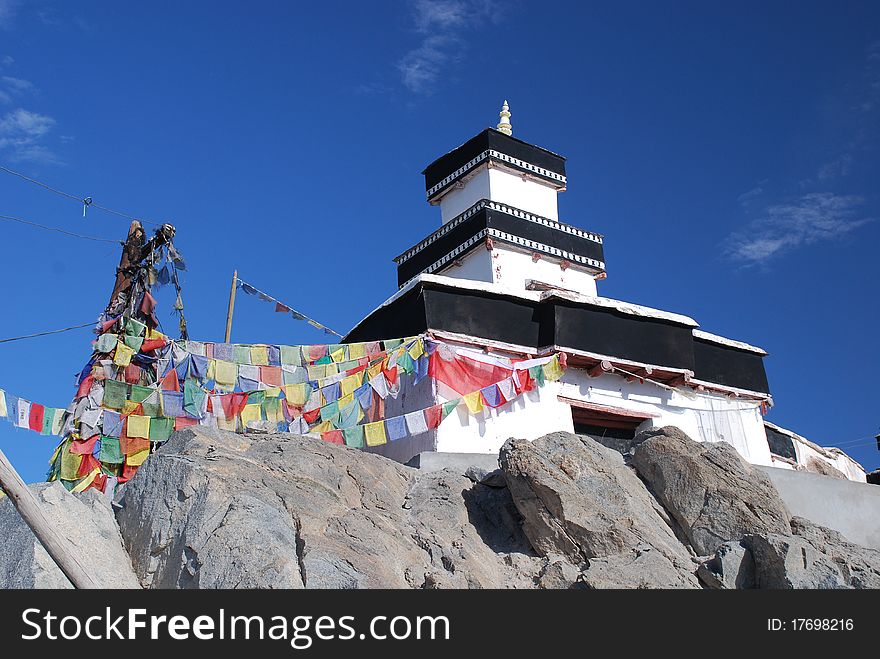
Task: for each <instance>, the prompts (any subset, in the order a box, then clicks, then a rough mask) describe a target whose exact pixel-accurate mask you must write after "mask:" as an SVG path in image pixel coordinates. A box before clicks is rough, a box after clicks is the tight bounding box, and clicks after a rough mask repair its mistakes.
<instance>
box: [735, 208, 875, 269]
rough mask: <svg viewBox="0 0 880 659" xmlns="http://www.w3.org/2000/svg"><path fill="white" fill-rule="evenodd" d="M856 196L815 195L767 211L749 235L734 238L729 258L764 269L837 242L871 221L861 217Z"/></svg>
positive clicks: (750, 230) (749, 226)
mask: <svg viewBox="0 0 880 659" xmlns="http://www.w3.org/2000/svg"><path fill="white" fill-rule="evenodd" d="M863 203H864V200H863V199H862V197H859V196H856V195H836V194H834V193H831V192H812V193H810V194H806V195H803V196H802V197H799V198H798V199H796V200H794V201H792V202H790V203H784V204H775V205H772V206H768V207H767V208H765V209H764V211H763V213H761V216H760V217H759V218H758V219H756V220H754V221H752V222H750V223H749V225H748V227H747V228H746V230H745V231H743V232H740V233H736V234H733V235H731V236H730V237H729V238H728V242H727V247H726V251H727V255H728V256H729V257H730V258H732V259H734V260H737V261H740V262H741V263H742V264H743V265H745V266H752V265H760V264H764V263H766V262H767V261H769V260H770V259H771V258H773V257H776V256H779V255H781V254H784V253H786V252H788V251H791V250H793V249H796V248H798V247H803V246H805V245H811V244H813V243H817V242H819V241H830V240H836V239H838V238H840V237H841V236H844V235H846V234H848V233H850V232H852V231H854V230H856V229H858V228H859V227H861V226H863V225H865V224H867V223H868V222H870V221H871V219H869V218H865V217H860V213H859V209H860V208H861V206H862V204H863Z"/></svg>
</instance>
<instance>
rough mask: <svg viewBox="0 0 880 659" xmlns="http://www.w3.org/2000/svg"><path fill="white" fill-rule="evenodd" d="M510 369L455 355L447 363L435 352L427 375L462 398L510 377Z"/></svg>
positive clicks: (430, 360)
mask: <svg viewBox="0 0 880 659" xmlns="http://www.w3.org/2000/svg"><path fill="white" fill-rule="evenodd" d="M510 374H511V369H509V368H504V367H502V366H498V365H496V364H487V363H486V362H481V361H478V360H476V359H469V358H467V357H462V356H461V355H455V356H454V357H453V358H452V359H450V360H449V361H446V360H445V359H443V358H442V357H441V356H440V350H435V351H434V354H432V355H431V357H430V359H429V361H428V375H430V376H431V377H432V378H434V379H435V380H439V381H440V382H442V383H443V384H445V385H447V386H448V387H451V388H452V389H453V390H454V391H456V392H457V393H459V394H461V395H462V396H464V395H465V394H469V393H471V392H472V391H476V390H477V389H483V388H484V387H488V386H489V385H490V384H495V383H496V382H501V381H502V380H504V379H506V378H508V377H510Z"/></svg>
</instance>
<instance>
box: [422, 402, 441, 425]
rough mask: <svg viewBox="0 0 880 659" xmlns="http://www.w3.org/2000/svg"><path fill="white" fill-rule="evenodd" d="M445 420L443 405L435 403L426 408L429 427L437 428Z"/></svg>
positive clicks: (426, 422)
mask: <svg viewBox="0 0 880 659" xmlns="http://www.w3.org/2000/svg"><path fill="white" fill-rule="evenodd" d="M442 420H443V406H442V405H434V406H433V407H429V408H428V409H426V410H425V424H426V425H427V426H428V428H436V427H437V426H439V425H440V422H441V421H442Z"/></svg>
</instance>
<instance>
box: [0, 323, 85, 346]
mask: <svg viewBox="0 0 880 659" xmlns="http://www.w3.org/2000/svg"><path fill="white" fill-rule="evenodd" d="M94 326H95V322H94V321H92V322H90V323H84V324H82V325H75V326H74V327H65V328H64V329H57V330H50V331H48V332H37V333H36V334H26V335H25V336H14V337H12V338H10V339H0V343H9V342H10V341H21V340H22V339H34V338H37V337H38V336H48V335H49V334H61V333H62V332H69V331H71V330H76V329H82V328H84V327H94Z"/></svg>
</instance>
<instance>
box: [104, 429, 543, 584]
mask: <svg viewBox="0 0 880 659" xmlns="http://www.w3.org/2000/svg"><path fill="white" fill-rule="evenodd" d="M121 506H122V507H121V509H120V511H119V513H118V515H117V518H118V521H119V525H120V528H121V530H122V535H123V537H124V539H125V544H126V547H127V548H128V550H129V552H130V554H131V557H132V562H133V564H134V567H135V570H136V572H137V575H138V577H139V578H140V580H141V582H142V583H143V584H144V585H145V586H150V587H160V588H172V587H183V588H234V587H242V588H380V587H381V588H471V587H472V588H481V587H482V588H487V587H491V588H506V587H531V586H532V585H533V583H534V577H535V575H536V574H537V572H538V571H539V569H540V564H539V563H540V562H539V560H538V558H537V557H536V556H535V555H534V553H533V552H532V550H531V549H530V547H529V545H528V543H527V542H526V541H525V539H524V537H523V536H522V533H521V531H520V529H519V520H518V519H517V518H516V517H515V515H516V510H515V508H514V507H513V504H512V503H511V501H510V496H509V494H508V493H507V490H506V489H499V488H492V487H489V486H487V485H482V484H479V483H477V484H474V483H472V482H471V481H470V480H468V479H467V478H465V477H464V476H463V475H460V474H456V473H454V472H450V471H440V472H433V473H428V474H424V473H421V472H419V471H417V470H414V469H411V468H409V467H405V466H403V465H400V464H398V463H395V462H392V461H390V460H387V459H385V458H383V457H381V456H376V455H372V454H369V453H365V452H362V451H358V450H356V449H349V448H346V447H339V446H334V445H331V444H327V443H324V442H321V441H316V440H315V439H311V438H305V437H299V436H295V435H264V434H251V435H246V436H245V435H236V434H232V433H226V432H222V431H207V430H203V429H199V428H195V429H188V430H186V431H183V432H180V433H177V434H176V435H175V436H174V437H173V438H172V440H171V441H170V442H169V443H168V444H166V445H165V446H164V447H163V448H162V450H161V451H159V452H158V453H156V454H154V455H153V456H152V457H151V458H150V460H149V461H148V462H147V464H146V465H145V466H144V467H142V468H141V469H140V470H139V471H138V474H137V476H136V477H135V478H134V479H133V480H132V481H131V482H130V483H129V484H127V486H126V488H125V490H124V493H123V496H122V500H121Z"/></svg>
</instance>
